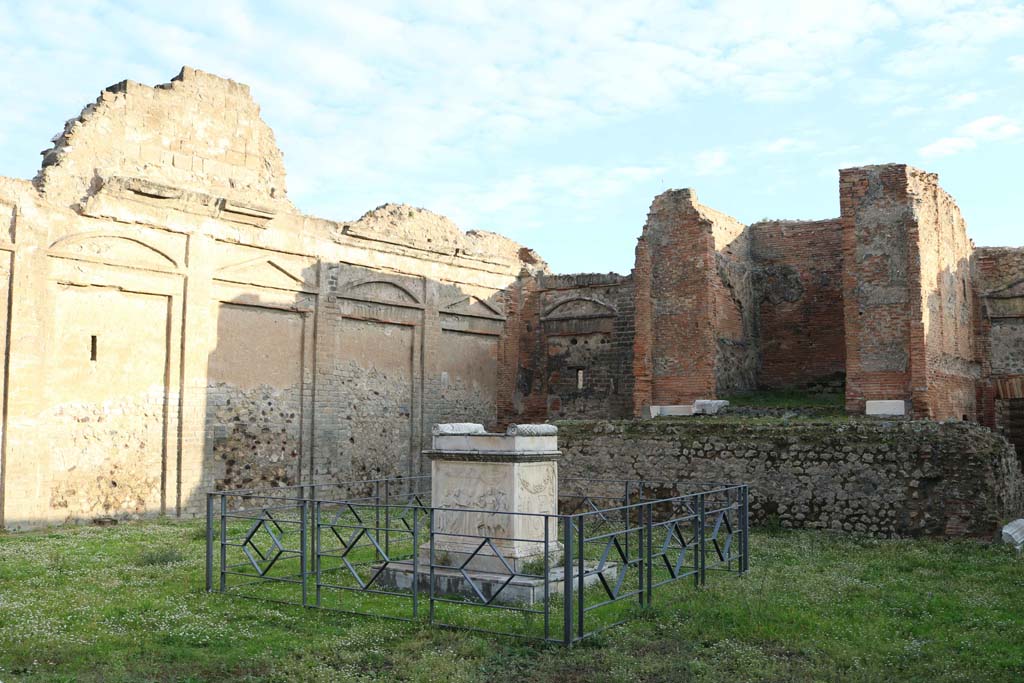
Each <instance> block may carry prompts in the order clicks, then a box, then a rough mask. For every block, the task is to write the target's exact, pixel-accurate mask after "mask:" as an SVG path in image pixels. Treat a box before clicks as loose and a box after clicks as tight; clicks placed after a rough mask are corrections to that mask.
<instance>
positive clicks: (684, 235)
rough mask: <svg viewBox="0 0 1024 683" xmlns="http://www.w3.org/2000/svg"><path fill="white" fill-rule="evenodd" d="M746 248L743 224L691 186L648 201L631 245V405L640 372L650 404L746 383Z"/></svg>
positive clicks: (753, 353)
mask: <svg viewBox="0 0 1024 683" xmlns="http://www.w3.org/2000/svg"><path fill="white" fill-rule="evenodd" d="M749 251H750V250H749V241H748V239H747V235H746V228H745V226H744V225H743V224H741V223H740V222H739V221H737V220H735V219H734V218H731V217H729V216H726V215H725V214H722V213H719V212H717V211H714V210H713V209H710V208H708V207H705V206H702V205H701V204H699V203H698V201H697V195H696V193H695V192H694V191H693V190H670V191H668V192H664V193H662V194H661V195H659V196H658V197H656V198H655V199H654V202H653V203H652V204H651V209H650V213H649V214H648V217H647V224H646V225H645V226H644V232H643V236H642V237H641V243H640V244H639V245H638V247H637V258H638V260H637V263H638V270H637V274H636V277H635V279H636V297H637V300H636V305H635V308H636V311H637V315H638V323H637V337H638V339H639V340H640V343H638V345H637V348H636V351H635V354H634V366H635V367H636V368H637V370H638V378H640V380H639V381H638V391H637V398H636V402H637V409H638V410H639V409H642V403H643V401H644V400H646V399H647V393H648V392H647V390H646V389H645V388H644V383H645V382H646V380H645V379H643V378H644V376H645V375H649V377H650V379H649V383H650V391H649V403H648V404H654V405H675V404H683V403H690V402H692V401H694V400H696V399H699V398H713V397H715V396H716V395H717V394H718V393H719V392H721V391H731V390H736V389H747V388H752V386H753V382H754V378H755V375H756V364H757V348H756V347H757V345H756V330H755V327H756V321H755V318H754V317H753V316H754V315H755V314H756V312H755V311H754V306H753V290H752V288H751V286H750V274H749V258H750V253H749ZM645 316H649V322H648V321H645V320H644V317H645ZM645 334H646V335H649V340H650V343H649V346H645V344H644V343H643V341H642V340H643V337H644V335H645ZM648 364H649V371H648V370H647V368H646V367H645V365H648Z"/></svg>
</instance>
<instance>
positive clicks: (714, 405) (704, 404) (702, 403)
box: [693, 399, 729, 415]
mask: <svg viewBox="0 0 1024 683" xmlns="http://www.w3.org/2000/svg"><path fill="white" fill-rule="evenodd" d="M727 405H729V402H728V401H716V400H708V399H698V400H696V401H694V402H693V414H694V415H716V414H717V413H718V411H720V410H721V409H722V408H725V407H726V406H727Z"/></svg>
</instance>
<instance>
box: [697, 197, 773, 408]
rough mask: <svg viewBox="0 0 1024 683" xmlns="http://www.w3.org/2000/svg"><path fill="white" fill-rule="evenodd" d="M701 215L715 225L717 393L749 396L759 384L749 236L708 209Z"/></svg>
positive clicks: (713, 280)
mask: <svg viewBox="0 0 1024 683" xmlns="http://www.w3.org/2000/svg"><path fill="white" fill-rule="evenodd" d="M701 214H702V215H703V216H704V217H705V219H706V220H709V221H710V222H711V234H712V236H713V238H714V247H715V254H714V257H715V271H714V272H713V273H712V274H711V279H710V286H711V292H712V295H713V297H714V309H713V311H714V316H713V318H712V320H711V324H712V326H713V327H714V329H715V331H716V332H715V338H716V344H717V349H716V357H715V392H716V395H721V394H728V393H732V392H735V391H746V390H749V389H753V388H755V386H756V384H757V367H758V354H759V346H758V321H757V316H758V310H757V291H756V285H757V282H756V279H755V277H754V267H753V263H752V261H751V258H752V255H751V238H750V231H749V230H747V228H746V226H744V225H743V224H742V223H740V222H739V221H737V220H736V219H734V218H732V217H731V216H727V215H725V214H723V213H720V212H718V211H713V210H711V209H708V208H707V207H701ZM716 276H717V277H716Z"/></svg>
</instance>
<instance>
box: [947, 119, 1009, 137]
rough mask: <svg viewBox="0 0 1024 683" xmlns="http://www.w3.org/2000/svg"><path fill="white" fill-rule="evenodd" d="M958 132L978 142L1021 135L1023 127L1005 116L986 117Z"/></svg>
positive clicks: (963, 126)
mask: <svg viewBox="0 0 1024 683" xmlns="http://www.w3.org/2000/svg"><path fill="white" fill-rule="evenodd" d="M958 132H959V133H961V134H963V135H966V136H968V137H971V138H975V139H977V140H1004V139H1006V138H1011V137H1013V136H1015V135H1017V134H1018V133H1020V132H1021V127H1020V125H1019V124H1018V123H1017V122H1016V121H1013V120H1011V119H1009V118H1007V117H1005V116H984V117H982V118H980V119H975V120H974V121H971V122H970V123H966V124H964V125H962V126H960V128H959V129H958Z"/></svg>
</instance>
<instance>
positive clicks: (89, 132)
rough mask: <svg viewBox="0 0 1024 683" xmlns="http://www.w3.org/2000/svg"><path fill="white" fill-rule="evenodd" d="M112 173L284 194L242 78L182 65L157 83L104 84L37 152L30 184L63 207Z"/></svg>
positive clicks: (271, 197) (220, 191) (268, 198)
mask: <svg viewBox="0 0 1024 683" xmlns="http://www.w3.org/2000/svg"><path fill="white" fill-rule="evenodd" d="M110 177H125V178H133V179H136V182H137V181H139V180H144V181H154V182H156V183H159V184H163V185H168V186H171V187H173V188H177V189H179V190H180V189H187V190H194V191H199V192H205V193H209V194H213V195H215V196H218V197H223V198H227V199H228V200H235V201H240V202H243V203H245V202H247V201H255V202H256V203H257V204H259V205H266V204H268V203H269V204H272V205H274V204H281V203H286V202H287V200H286V198H285V183H284V162H283V157H282V155H281V152H280V150H279V149H278V148H277V144H276V143H275V141H274V134H273V131H271V130H270V127H269V126H267V124H266V123H264V122H263V120H262V119H261V118H260V110H259V106H258V105H257V104H256V103H255V102H254V101H253V99H252V97H251V96H250V94H249V87H248V86H247V85H243V84H241V83H236V82H234V81H230V80H227V79H223V78H220V77H218V76H214V75H212V74H207V73H203V72H202V71H197V70H195V69H191V68H188V67H185V68H183V69H182V70H181V73H179V74H178V75H177V76H176V77H175V78H174V80H172V81H171V82H170V83H167V84H165V85H160V86H157V87H155V88H153V87H150V86H147V85H142V84H140V83H135V82H133V81H122V82H121V83H118V84H116V85H113V86H111V87H109V88H107V89H106V90H104V91H103V92H102V93H101V94H100V97H99V98H98V99H97V100H96V102H95V103H94V104H90V105H89V106H87V107H86V108H85V109H84V110H83V111H82V113H81V114H80V115H79V116H78V117H76V118H73V119H71V120H69V121H68V122H67V124H66V125H65V128H64V131H63V132H62V133H61V134H60V135H58V136H57V137H56V138H54V144H53V147H52V148H51V149H49V150H47V151H46V152H44V153H43V168H42V170H41V171H40V172H39V175H38V176H37V177H36V183H37V185H38V187H39V189H40V191H41V192H43V193H44V194H45V195H46V197H47V199H49V200H50V201H51V202H53V203H55V204H59V205H62V206H71V205H73V204H76V203H78V202H80V201H83V200H84V199H85V198H87V197H89V196H91V195H92V194H94V193H95V191H96V189H97V186H96V180H97V179H98V178H110ZM239 208H242V209H243V210H244V209H245V208H247V207H244V206H242V207H239Z"/></svg>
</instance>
